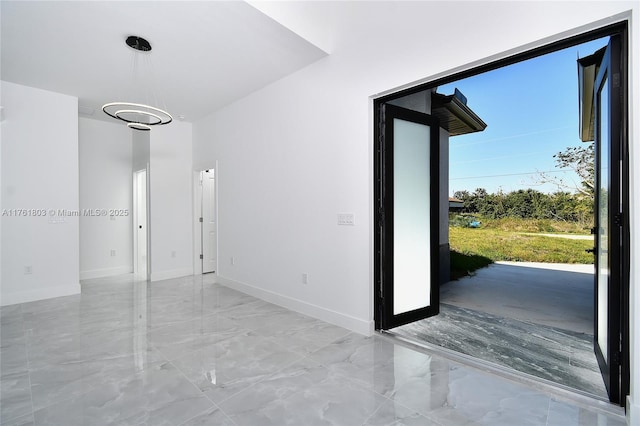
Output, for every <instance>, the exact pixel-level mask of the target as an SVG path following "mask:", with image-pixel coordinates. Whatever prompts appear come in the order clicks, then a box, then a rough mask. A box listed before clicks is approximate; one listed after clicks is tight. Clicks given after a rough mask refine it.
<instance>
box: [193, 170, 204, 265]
mask: <svg viewBox="0 0 640 426" xmlns="http://www.w3.org/2000/svg"><path fill="white" fill-rule="evenodd" d="M201 178H202V172H201V171H199V170H194V171H193V182H192V183H193V212H192V213H193V214H192V216H193V274H194V275H201V274H202V259H200V254H201V252H202V230H201V226H202V225H201V223H200V216H201V215H202V185H201V184H200V182H201Z"/></svg>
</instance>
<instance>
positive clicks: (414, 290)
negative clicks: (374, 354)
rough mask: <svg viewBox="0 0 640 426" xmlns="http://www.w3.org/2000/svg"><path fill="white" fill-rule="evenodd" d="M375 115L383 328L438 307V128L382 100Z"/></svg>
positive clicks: (426, 314) (417, 114)
mask: <svg viewBox="0 0 640 426" xmlns="http://www.w3.org/2000/svg"><path fill="white" fill-rule="evenodd" d="M379 119H380V126H381V128H380V130H381V132H380V139H381V140H380V144H379V149H378V154H377V155H378V161H379V166H378V170H379V173H378V174H379V184H378V188H377V189H376V193H377V196H378V200H379V201H378V202H379V204H378V223H379V228H378V232H377V241H376V245H377V247H378V248H377V254H378V256H379V257H378V260H377V265H378V268H379V269H378V273H377V274H378V275H377V276H378V281H379V294H378V297H379V303H378V306H379V308H380V310H381V312H379V313H378V317H377V326H378V328H382V329H389V328H393V327H396V326H399V325H402V324H406V323H409V322H413V321H417V320H419V319H423V318H427V317H430V316H433V315H436V314H437V313H438V310H439V280H438V194H439V171H438V170H439V140H438V137H439V127H438V124H437V120H436V119H435V118H433V117H431V116H430V115H427V114H423V113H420V112H416V111H412V110H408V109H404V108H400V107H397V106H393V105H388V104H383V105H381V107H380V110H379Z"/></svg>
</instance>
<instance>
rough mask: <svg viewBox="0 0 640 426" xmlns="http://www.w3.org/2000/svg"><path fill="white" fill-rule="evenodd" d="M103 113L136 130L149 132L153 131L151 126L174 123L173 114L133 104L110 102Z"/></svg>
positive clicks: (104, 106) (103, 108)
mask: <svg viewBox="0 0 640 426" xmlns="http://www.w3.org/2000/svg"><path fill="white" fill-rule="evenodd" d="M102 111H104V113H105V114H107V115H108V116H110V117H113V118H115V119H117V120H122V121H124V122H125V123H127V126H129V127H130V128H132V129H136V130H147V131H148V130H151V127H150V126H156V125H158V124H169V123H171V122H172V121H173V117H172V116H171V114H169V113H168V112H167V111H165V110H162V109H160V108H156V107H152V106H149V105H145V104H136V103H133V102H110V103H108V104H104V105H103V106H102ZM134 125H135V126H134Z"/></svg>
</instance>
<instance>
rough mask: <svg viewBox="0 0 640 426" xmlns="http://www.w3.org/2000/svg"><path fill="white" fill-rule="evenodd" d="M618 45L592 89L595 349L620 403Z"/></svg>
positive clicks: (612, 42) (612, 46) (610, 49)
mask: <svg viewBox="0 0 640 426" xmlns="http://www.w3.org/2000/svg"><path fill="white" fill-rule="evenodd" d="M621 99H622V98H621V74H620V41H619V37H612V38H611V40H610V41H609V45H608V46H607V48H606V51H605V53H604V56H603V58H602V62H601V64H600V67H599V71H598V74H597V77H596V80H595V85H594V102H595V120H594V124H595V131H594V140H595V170H596V180H595V183H596V185H595V231H596V232H595V250H594V254H595V268H596V273H595V326H594V347H595V353H596V357H597V359H598V364H599V365H600V370H601V371H602V377H603V379H604V383H605V386H606V388H607V391H608V393H609V399H610V400H611V401H612V402H616V403H619V402H620V399H621V388H620V387H621V380H620V379H621V369H620V366H621V359H622V346H621V345H622V339H621V331H622V329H621V327H622V316H621V306H622V304H623V303H625V302H624V300H623V297H622V294H621V277H622V273H623V265H622V262H621V253H622V251H621V247H622V224H623V222H622V218H623V215H622V212H623V205H622V201H623V198H622V188H623V186H622V185H623V182H622V178H621V175H622V173H621V151H620V150H621V145H622V143H621V127H622V126H621V121H620V116H621V110H620V105H621Z"/></svg>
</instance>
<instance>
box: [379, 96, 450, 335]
mask: <svg viewBox="0 0 640 426" xmlns="http://www.w3.org/2000/svg"><path fill="white" fill-rule="evenodd" d="M378 118H379V119H380V122H379V127H380V128H381V129H382V130H381V138H380V141H379V143H378V155H379V158H378V161H379V163H380V166H381V170H380V172H381V174H380V175H379V176H378V177H379V179H378V181H377V182H379V185H378V193H377V194H378V195H377V197H376V200H377V201H376V208H377V210H378V212H380V217H379V219H380V220H379V221H378V223H377V226H376V229H377V233H376V239H375V241H376V252H378V253H380V255H379V266H380V277H379V278H380V287H379V290H380V292H379V296H380V306H379V308H380V312H379V318H378V319H379V321H380V327H377V328H381V329H385V330H387V329H390V328H393V327H397V326H400V325H403V324H408V323H410V322H414V321H418V320H421V319H424V318H427V317H430V316H434V315H437V314H438V313H439V312H440V296H439V291H438V290H439V286H440V280H439V268H438V266H439V263H440V256H439V253H438V242H439V227H438V226H439V223H440V214H439V213H440V212H439V208H438V206H439V204H440V203H439V201H438V198H439V194H440V124H439V122H438V119H437V118H435V117H433V116H431V115H428V114H425V113H422V112H418V111H412V110H409V109H405V108H401V107H399V106H395V105H390V104H384V103H383V104H380V110H379V111H378ZM394 118H399V119H402V120H406V121H410V122H413V123H418V124H425V125H428V126H429V131H430V140H429V155H430V157H429V169H430V171H429V173H430V175H431V179H430V191H429V205H430V210H431V212H430V217H429V232H430V242H429V245H430V253H431V257H430V259H425V262H430V272H431V278H430V282H429V283H425V284H427V285H429V287H430V289H431V293H430V294H431V297H430V302H429V303H430V304H429V306H427V307H422V308H420V309H415V310H412V311H409V312H404V313H401V314H394V313H393V306H394V281H393V276H394V265H393V261H389V262H384V261H383V259H385V258H387V259H393V253H394V242H393V236H394V227H393V223H394V185H393V183H394V177H393V175H394V150H393V143H394V141H393V139H394V137H393V135H394Z"/></svg>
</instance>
